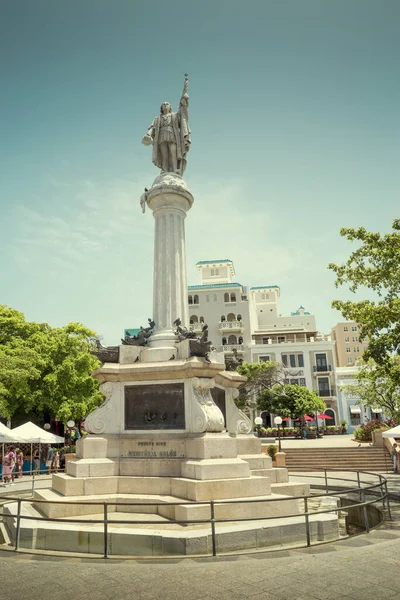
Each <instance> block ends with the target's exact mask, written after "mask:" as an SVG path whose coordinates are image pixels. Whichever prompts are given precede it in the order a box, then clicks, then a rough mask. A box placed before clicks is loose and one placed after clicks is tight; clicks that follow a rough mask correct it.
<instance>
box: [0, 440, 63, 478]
mask: <svg viewBox="0 0 400 600" xmlns="http://www.w3.org/2000/svg"><path fill="white" fill-rule="evenodd" d="M32 459H33V472H34V474H35V475H37V474H39V473H40V462H41V461H42V462H45V463H46V470H47V472H48V473H57V471H58V469H59V468H60V453H59V452H58V450H54V449H53V448H52V447H51V445H50V444H48V445H47V446H44V447H43V449H42V452H40V451H39V448H37V449H36V450H35V451H34V453H33V457H32ZM24 460H25V457H24V453H23V452H22V450H20V449H19V448H15V447H14V446H10V447H9V448H8V450H7V453H6V454H4V456H3V461H2V479H3V483H11V482H12V481H14V479H20V478H21V477H22V471H23V466H24Z"/></svg>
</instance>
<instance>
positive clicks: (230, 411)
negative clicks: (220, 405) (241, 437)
mask: <svg viewBox="0 0 400 600" xmlns="http://www.w3.org/2000/svg"><path fill="white" fill-rule="evenodd" d="M238 396H239V390H237V389H231V390H230V394H228V393H227V394H226V421H227V429H228V431H229V433H232V434H236V433H242V434H244V433H250V432H251V430H252V422H251V419H249V417H248V416H247V415H245V414H244V412H243V411H241V410H240V409H239V408H238V407H237V406H236V404H235V398H237V397H238Z"/></svg>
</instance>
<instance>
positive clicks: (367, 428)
mask: <svg viewBox="0 0 400 600" xmlns="http://www.w3.org/2000/svg"><path fill="white" fill-rule="evenodd" d="M396 425H397V422H396V421H395V419H386V420H385V421H382V420H381V419H371V420H369V419H367V421H366V422H365V423H362V424H361V425H360V427H358V428H357V429H355V431H354V437H355V438H356V440H360V441H363V442H371V441H372V432H373V431H377V430H379V429H387V428H388V427H395V426H396Z"/></svg>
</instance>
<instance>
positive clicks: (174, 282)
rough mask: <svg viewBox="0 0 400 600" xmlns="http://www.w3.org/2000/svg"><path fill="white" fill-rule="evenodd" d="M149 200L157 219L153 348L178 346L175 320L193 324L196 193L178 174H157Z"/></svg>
mask: <svg viewBox="0 0 400 600" xmlns="http://www.w3.org/2000/svg"><path fill="white" fill-rule="evenodd" d="M147 203H148V206H149V208H150V209H151V210H152V211H153V216H154V220H155V236H154V283H153V319H154V321H155V324H156V326H155V332H154V334H153V335H152V336H151V338H150V340H149V347H150V348H163V347H164V348H167V347H171V346H174V343H175V341H176V336H175V334H174V326H173V322H174V321H175V320H176V319H177V318H180V319H181V321H182V324H183V325H185V326H186V327H188V326H189V310H188V300H187V275H186V247H185V218H186V213H187V211H188V210H190V208H191V206H192V204H193V196H192V194H191V192H190V191H189V190H188V188H187V186H186V183H185V181H184V180H183V179H182V177H180V176H179V175H176V174H174V173H165V174H163V175H160V176H159V177H157V179H156V180H155V181H154V183H153V186H152V188H151V190H150V191H149V193H148V197H147Z"/></svg>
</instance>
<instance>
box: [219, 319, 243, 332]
mask: <svg viewBox="0 0 400 600" xmlns="http://www.w3.org/2000/svg"><path fill="white" fill-rule="evenodd" d="M219 331H220V333H222V334H224V333H226V332H227V331H229V332H231V333H243V331H244V326H243V322H242V321H220V322H219Z"/></svg>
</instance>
